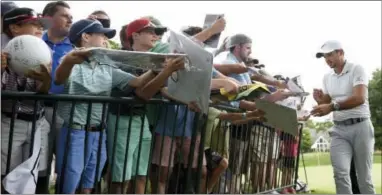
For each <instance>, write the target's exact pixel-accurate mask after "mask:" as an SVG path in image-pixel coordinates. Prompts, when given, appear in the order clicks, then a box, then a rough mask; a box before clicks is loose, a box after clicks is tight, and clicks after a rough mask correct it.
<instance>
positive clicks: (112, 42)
mask: <svg viewBox="0 0 382 195" xmlns="http://www.w3.org/2000/svg"><path fill="white" fill-rule="evenodd" d="M109 45H110V49H121V46H120V45H119V44H118V43H117V42H115V41H113V40H109Z"/></svg>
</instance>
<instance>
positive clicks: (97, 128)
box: [55, 19, 183, 193]
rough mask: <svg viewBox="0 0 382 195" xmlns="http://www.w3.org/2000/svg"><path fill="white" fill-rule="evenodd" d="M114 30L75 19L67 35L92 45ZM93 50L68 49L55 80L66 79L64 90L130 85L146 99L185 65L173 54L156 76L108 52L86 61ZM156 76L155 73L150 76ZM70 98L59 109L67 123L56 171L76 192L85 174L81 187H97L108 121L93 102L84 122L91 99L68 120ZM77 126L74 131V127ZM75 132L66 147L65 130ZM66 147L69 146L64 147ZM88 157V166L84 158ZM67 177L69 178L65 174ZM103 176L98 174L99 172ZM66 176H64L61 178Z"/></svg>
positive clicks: (105, 90)
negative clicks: (115, 62)
mask: <svg viewBox="0 0 382 195" xmlns="http://www.w3.org/2000/svg"><path fill="white" fill-rule="evenodd" d="M115 34H116V31H115V30H113V29H107V28H103V27H102V24H101V23H100V22H99V21H95V20H88V19H84V20H80V21H78V22H76V23H75V24H73V26H72V28H71V30H70V33H69V39H70V41H71V42H72V43H74V44H75V45H76V46H78V47H84V48H91V47H103V46H104V42H105V41H107V38H112V37H113V36H115ZM89 55H90V52H89V51H86V50H75V51H73V52H71V53H69V54H67V55H66V56H65V57H64V59H63V60H62V62H61V64H60V65H59V67H58V69H57V73H56V79H55V82H56V83H57V84H64V86H65V88H64V92H65V93H68V94H73V95H84V94H88V95H103V96H109V95H110V94H111V90H112V89H113V88H118V89H120V90H122V91H130V90H131V89H134V88H135V90H134V91H135V94H136V95H137V96H138V97H140V98H143V99H145V100H147V99H150V98H151V96H152V95H153V94H155V90H159V89H160V87H161V86H162V83H164V82H165V81H166V79H167V78H168V77H169V76H170V75H171V73H172V72H173V71H176V70H178V69H180V68H183V62H182V61H181V60H179V59H175V60H170V61H169V64H168V66H167V68H165V69H164V70H163V71H161V72H160V73H158V75H157V76H155V73H154V72H153V71H148V72H147V73H145V74H143V75H141V76H140V77H135V76H133V75H131V74H129V73H126V72H123V71H122V70H120V69H117V68H114V66H112V62H111V61H108V59H107V58H103V57H102V56H98V57H99V58H97V59H94V60H95V61H93V62H90V63H89V62H85V61H84V60H85V59H86V58H87V57H89ZM154 76H155V78H154V79H152V78H153V77H154ZM70 108H71V104H70V103H60V106H59V110H58V112H60V114H61V115H62V116H63V118H64V120H65V123H64V126H63V128H62V129H61V132H60V140H59V142H58V145H57V150H58V151H57V168H58V170H57V172H58V182H64V183H63V186H64V187H63V189H61V190H62V191H61V192H62V193H74V192H75V190H76V188H77V185H78V183H79V181H80V179H83V182H82V184H83V186H80V188H82V193H89V192H90V191H91V189H92V188H93V187H94V186H93V184H94V180H93V179H94V176H95V171H96V162H97V155H96V154H97V153H98V152H101V162H100V163H99V164H98V165H100V170H102V168H103V165H104V163H105V160H106V145H105V144H106V143H105V141H106V139H105V138H106V135H105V134H104V136H103V140H102V147H101V151H98V146H97V144H94V143H98V141H97V140H99V139H100V132H101V131H104V128H105V125H104V121H102V120H101V114H102V104H93V107H92V115H91V121H90V123H91V124H87V127H88V128H87V129H85V125H86V115H87V111H86V110H87V105H86V104H77V105H76V106H75V111H74V116H73V123H72V124H69V119H70V117H71V116H70V114H69V113H70ZM74 129H75V130H77V131H73V130H74ZM85 131H89V132H88V139H90V141H89V142H88V143H93V144H90V145H87V146H86V150H87V155H88V156H84V154H83V153H82V152H83V149H78V148H84V147H85V146H84V141H85V140H84V139H85ZM69 132H70V134H71V140H72V143H71V144H70V147H69V148H65V146H66V145H65V142H66V134H67V133H69ZM65 151H66V152H65ZM64 154H66V155H68V157H67V160H68V162H66V163H67V164H66V167H65V174H63V173H62V172H61V170H62V168H63V167H62V165H63V161H64V160H65V158H64ZM84 160H85V161H86V162H87V163H86V165H87V166H86V167H84V163H83V161H84ZM62 177H65V178H62ZM97 177H98V178H99V176H97ZM60 179H63V181H60Z"/></svg>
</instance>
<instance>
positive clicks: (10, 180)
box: [3, 128, 41, 194]
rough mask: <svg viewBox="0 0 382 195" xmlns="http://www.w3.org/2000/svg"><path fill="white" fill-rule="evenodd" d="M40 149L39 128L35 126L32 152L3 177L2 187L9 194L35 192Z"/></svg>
mask: <svg viewBox="0 0 382 195" xmlns="http://www.w3.org/2000/svg"><path fill="white" fill-rule="evenodd" d="M40 150H41V130H40V129H39V128H36V132H35V135H34V143H33V153H32V156H31V157H30V158H28V159H27V160H26V161H24V162H23V163H21V164H20V165H19V166H17V167H16V168H15V169H13V170H12V171H11V172H9V173H8V175H6V176H5V178H4V179H3V185H4V189H5V190H6V191H7V192H9V193H10V194H35V191H36V184H37V178H38V171H39V162H40Z"/></svg>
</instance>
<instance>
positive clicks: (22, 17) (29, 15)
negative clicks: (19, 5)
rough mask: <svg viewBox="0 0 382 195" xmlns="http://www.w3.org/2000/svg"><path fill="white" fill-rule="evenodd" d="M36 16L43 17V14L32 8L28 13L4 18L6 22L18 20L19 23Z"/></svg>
mask: <svg viewBox="0 0 382 195" xmlns="http://www.w3.org/2000/svg"><path fill="white" fill-rule="evenodd" d="M35 18H42V14H39V13H37V12H35V11H33V10H31V11H29V12H28V13H25V14H21V15H17V16H13V17H9V18H4V19H3V20H4V21H5V22H11V21H17V23H20V22H25V21H28V20H31V19H35Z"/></svg>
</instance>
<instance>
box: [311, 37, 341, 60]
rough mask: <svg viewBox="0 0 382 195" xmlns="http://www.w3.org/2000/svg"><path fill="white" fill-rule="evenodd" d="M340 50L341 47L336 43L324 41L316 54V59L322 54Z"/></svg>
mask: <svg viewBox="0 0 382 195" xmlns="http://www.w3.org/2000/svg"><path fill="white" fill-rule="evenodd" d="M339 49H342V45H341V43H340V42H338V41H334V40H331V41H326V42H325V43H324V44H323V45H322V46H321V48H320V50H319V51H318V52H317V53H316V58H321V57H323V56H324V54H328V53H330V52H332V51H335V50H339Z"/></svg>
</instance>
